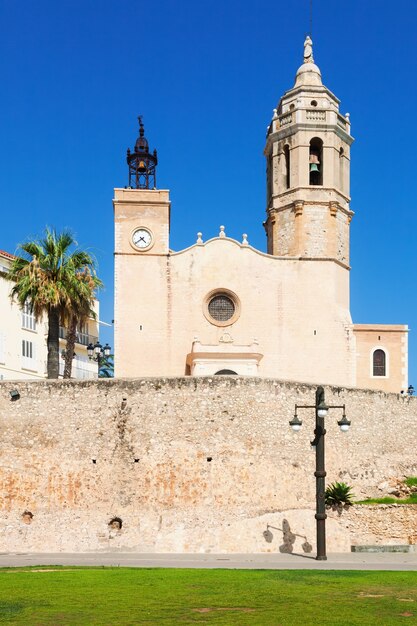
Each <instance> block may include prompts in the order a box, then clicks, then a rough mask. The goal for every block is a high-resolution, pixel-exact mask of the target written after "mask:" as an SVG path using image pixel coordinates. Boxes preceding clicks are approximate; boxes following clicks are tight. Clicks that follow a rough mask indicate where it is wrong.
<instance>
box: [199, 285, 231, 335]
mask: <svg viewBox="0 0 417 626" xmlns="http://www.w3.org/2000/svg"><path fill="white" fill-rule="evenodd" d="M203 311H204V315H205V316H206V318H207V319H208V321H209V322H211V323H212V324H215V325H216V326H230V325H231V324H233V323H234V322H235V321H236V320H237V319H238V317H239V314H240V303H239V299H238V297H237V296H236V294H234V293H233V292H232V291H229V290H228V289H221V290H220V289H216V290H214V291H211V292H210V293H209V294H208V295H207V296H206V298H205V300H204V305H203Z"/></svg>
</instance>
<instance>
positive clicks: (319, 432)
mask: <svg viewBox="0 0 417 626" xmlns="http://www.w3.org/2000/svg"><path fill="white" fill-rule="evenodd" d="M297 409H315V411H316V428H315V430H314V435H315V436H314V440H313V441H312V442H311V445H312V446H315V448H316V471H315V472H314V476H315V477H316V515H315V518H316V532H317V556H316V559H317V560H318V561H325V560H327V555H326V518H327V514H326V504H325V498H324V494H325V491H326V487H325V480H324V479H325V477H326V469H325V460H324V436H325V434H326V429H325V428H324V418H325V417H326V415H327V413H328V410H329V409H343V417H342V419H341V420H339V421H338V422H337V423H338V425H339V426H340V430H342V431H343V432H345V431H347V430H349V426H350V422H349V420H348V419H346V411H345V405H344V404H341V405H329V406H328V405H326V402H325V399H324V389H323V387H317V390H316V404H314V405H302V404H296V405H295V414H294V417H293V419H292V420H291V421H290V426H291V428H292V429H293V430H295V431H298V430H300V428H301V426H302V421H301V420H300V419H299V418H298V416H297Z"/></svg>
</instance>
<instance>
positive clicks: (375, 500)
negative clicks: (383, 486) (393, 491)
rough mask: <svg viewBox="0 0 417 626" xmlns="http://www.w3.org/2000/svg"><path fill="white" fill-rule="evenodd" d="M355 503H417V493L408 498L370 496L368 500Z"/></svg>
mask: <svg viewBox="0 0 417 626" xmlns="http://www.w3.org/2000/svg"><path fill="white" fill-rule="evenodd" d="M355 504H417V493H412V494H411V495H410V496H409V497H408V498H391V496H386V497H385V498H368V499H367V500H359V501H358V502H355Z"/></svg>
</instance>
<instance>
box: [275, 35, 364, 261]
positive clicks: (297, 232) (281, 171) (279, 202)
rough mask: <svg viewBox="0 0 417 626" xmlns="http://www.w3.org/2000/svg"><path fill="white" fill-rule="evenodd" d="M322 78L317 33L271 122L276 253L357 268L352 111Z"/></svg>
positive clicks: (306, 48)
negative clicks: (352, 233) (352, 259)
mask: <svg viewBox="0 0 417 626" xmlns="http://www.w3.org/2000/svg"><path fill="white" fill-rule="evenodd" d="M339 104H340V101H339V100H338V98H336V96H335V95H334V94H333V93H332V92H331V91H330V90H329V89H327V87H325V86H324V85H323V83H322V79H321V73H320V69H319V68H318V67H317V65H315V63H314V59H313V46H312V41H311V39H310V37H307V38H306V40H305V42H304V62H303V64H302V65H301V67H300V68H299V69H298V71H297V74H296V78H295V85H294V87H293V88H292V89H290V90H289V91H287V92H286V93H285V94H284V95H283V96H282V98H281V100H280V101H279V103H278V106H277V108H276V109H274V114H273V119H272V121H271V123H270V125H269V128H268V134H267V140H266V146H265V156H266V161H267V219H266V222H265V230H266V234H267V240H268V253H269V254H272V255H275V256H284V257H296V258H304V259H314V260H316V259H323V260H324V259H325V260H335V261H336V262H338V263H339V264H340V265H342V266H344V267H346V268H348V267H349V224H350V220H351V218H352V215H353V212H352V211H351V210H350V208H349V202H350V197H349V169H350V146H351V144H352V142H353V138H352V137H351V135H350V121H349V114H346V115H345V116H343V115H341V114H340V112H339Z"/></svg>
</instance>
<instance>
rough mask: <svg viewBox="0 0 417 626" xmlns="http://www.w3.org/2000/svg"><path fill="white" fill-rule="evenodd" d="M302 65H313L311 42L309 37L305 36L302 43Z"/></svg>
mask: <svg viewBox="0 0 417 626" xmlns="http://www.w3.org/2000/svg"><path fill="white" fill-rule="evenodd" d="M304 63H314V59H313V42H312V40H311V37H310V35H307V37H306V39H305V42H304Z"/></svg>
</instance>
